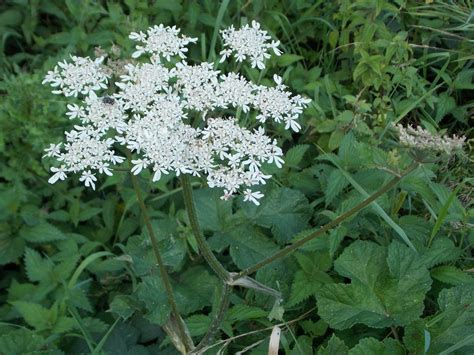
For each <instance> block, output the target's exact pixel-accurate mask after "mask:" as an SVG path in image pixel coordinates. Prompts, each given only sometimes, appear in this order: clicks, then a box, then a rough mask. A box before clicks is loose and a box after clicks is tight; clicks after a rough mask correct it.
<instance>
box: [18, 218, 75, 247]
mask: <svg viewBox="0 0 474 355" xmlns="http://www.w3.org/2000/svg"><path fill="white" fill-rule="evenodd" d="M20 237H22V238H23V239H24V240H26V241H28V242H31V243H49V242H54V241H58V240H64V239H66V238H67V237H66V236H65V235H64V233H63V232H61V231H60V230H59V229H58V228H56V227H55V226H53V225H52V224H50V223H48V222H44V221H43V222H40V223H39V224H37V225H35V226H33V227H29V226H23V227H22V228H21V230H20Z"/></svg>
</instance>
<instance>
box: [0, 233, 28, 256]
mask: <svg viewBox="0 0 474 355" xmlns="http://www.w3.org/2000/svg"><path fill="white" fill-rule="evenodd" d="M4 227H5V228H4ZM25 245H26V243H25V241H24V240H23V239H22V238H21V237H20V236H18V235H15V234H14V233H12V232H11V231H10V230H9V229H8V228H7V227H6V226H4V225H1V224H0V265H5V264H8V263H11V262H14V261H16V260H17V259H18V258H19V257H20V256H22V255H23V251H24V249H25Z"/></svg>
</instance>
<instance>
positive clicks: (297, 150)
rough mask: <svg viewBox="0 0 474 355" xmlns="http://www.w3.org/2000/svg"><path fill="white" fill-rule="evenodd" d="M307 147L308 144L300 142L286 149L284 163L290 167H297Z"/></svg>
mask: <svg viewBox="0 0 474 355" xmlns="http://www.w3.org/2000/svg"><path fill="white" fill-rule="evenodd" d="M309 147H310V146H309V145H308V144H301V145H295V146H294V147H291V148H290V149H288V151H287V152H286V154H285V164H286V165H287V166H291V167H298V165H299V163H301V161H302V160H303V156H304V155H305V153H306V152H307V151H308V149H309Z"/></svg>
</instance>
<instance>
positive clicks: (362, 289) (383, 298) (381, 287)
mask: <svg viewBox="0 0 474 355" xmlns="http://www.w3.org/2000/svg"><path fill="white" fill-rule="evenodd" d="M334 265H335V270H336V271H337V272H338V273H339V274H340V275H342V276H344V277H347V278H349V279H351V283H350V284H332V285H331V284H329V285H325V286H324V287H323V288H321V289H320V290H318V292H317V293H316V298H317V300H318V309H319V314H320V316H321V318H323V319H324V320H325V321H327V322H328V323H329V324H330V326H331V327H333V328H335V329H347V328H349V327H351V326H353V325H354V324H357V323H362V324H365V325H367V326H370V327H375V328H381V327H388V326H392V325H393V326H401V325H407V324H409V323H410V322H411V321H413V320H415V319H417V318H418V317H419V315H420V314H421V313H422V311H423V307H424V305H423V300H424V298H425V293H426V292H427V291H428V290H429V288H430V286H431V278H430V276H429V272H428V270H427V269H426V267H425V266H424V265H423V264H422V262H421V261H420V260H419V257H418V255H417V254H415V253H414V252H413V251H411V250H410V249H409V248H407V247H405V246H404V245H402V244H400V243H399V242H395V241H394V242H392V243H391V244H390V246H389V247H388V248H384V247H381V246H379V245H377V244H375V243H373V242H368V241H356V242H354V243H352V244H351V245H350V246H349V247H347V248H346V249H345V250H344V252H343V253H342V254H341V256H340V257H339V258H338V259H337V260H336V262H335V264H334Z"/></svg>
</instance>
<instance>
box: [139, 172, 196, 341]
mask: <svg viewBox="0 0 474 355" xmlns="http://www.w3.org/2000/svg"><path fill="white" fill-rule="evenodd" d="M131 178H132V184H133V188H134V190H135V193H136V195H137V200H138V205H139V206H140V210H141V213H142V216H143V220H144V221H145V225H146V228H147V230H148V235H149V237H150V241H151V246H152V249H153V254H155V258H156V262H157V264H158V267H159V269H160V274H161V279H162V280H163V285H164V286H165V290H166V294H167V296H168V302H169V305H170V307H171V312H172V313H173V317H174V318H175V319H176V324H177V326H178V334H179V336H180V338H181V341H182V343H183V345H184V346H185V347H186V350H189V349H192V348H193V347H194V346H193V343H192V339H191V337H190V336H189V335H188V334H187V333H186V330H185V328H184V324H183V321H182V319H181V316H180V315H179V311H178V306H177V304H176V300H175V298H174V294H173V288H172V286H171V281H170V278H169V276H168V272H167V271H166V268H165V265H164V263H163V258H162V257H161V253H160V250H159V248H158V239H157V237H156V234H155V231H154V230H153V226H152V224H151V220H150V216H149V215H148V211H147V209H146V206H145V201H144V200H143V195H142V192H141V190H140V186H139V183H138V179H137V177H136V176H135V175H133V174H131Z"/></svg>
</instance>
